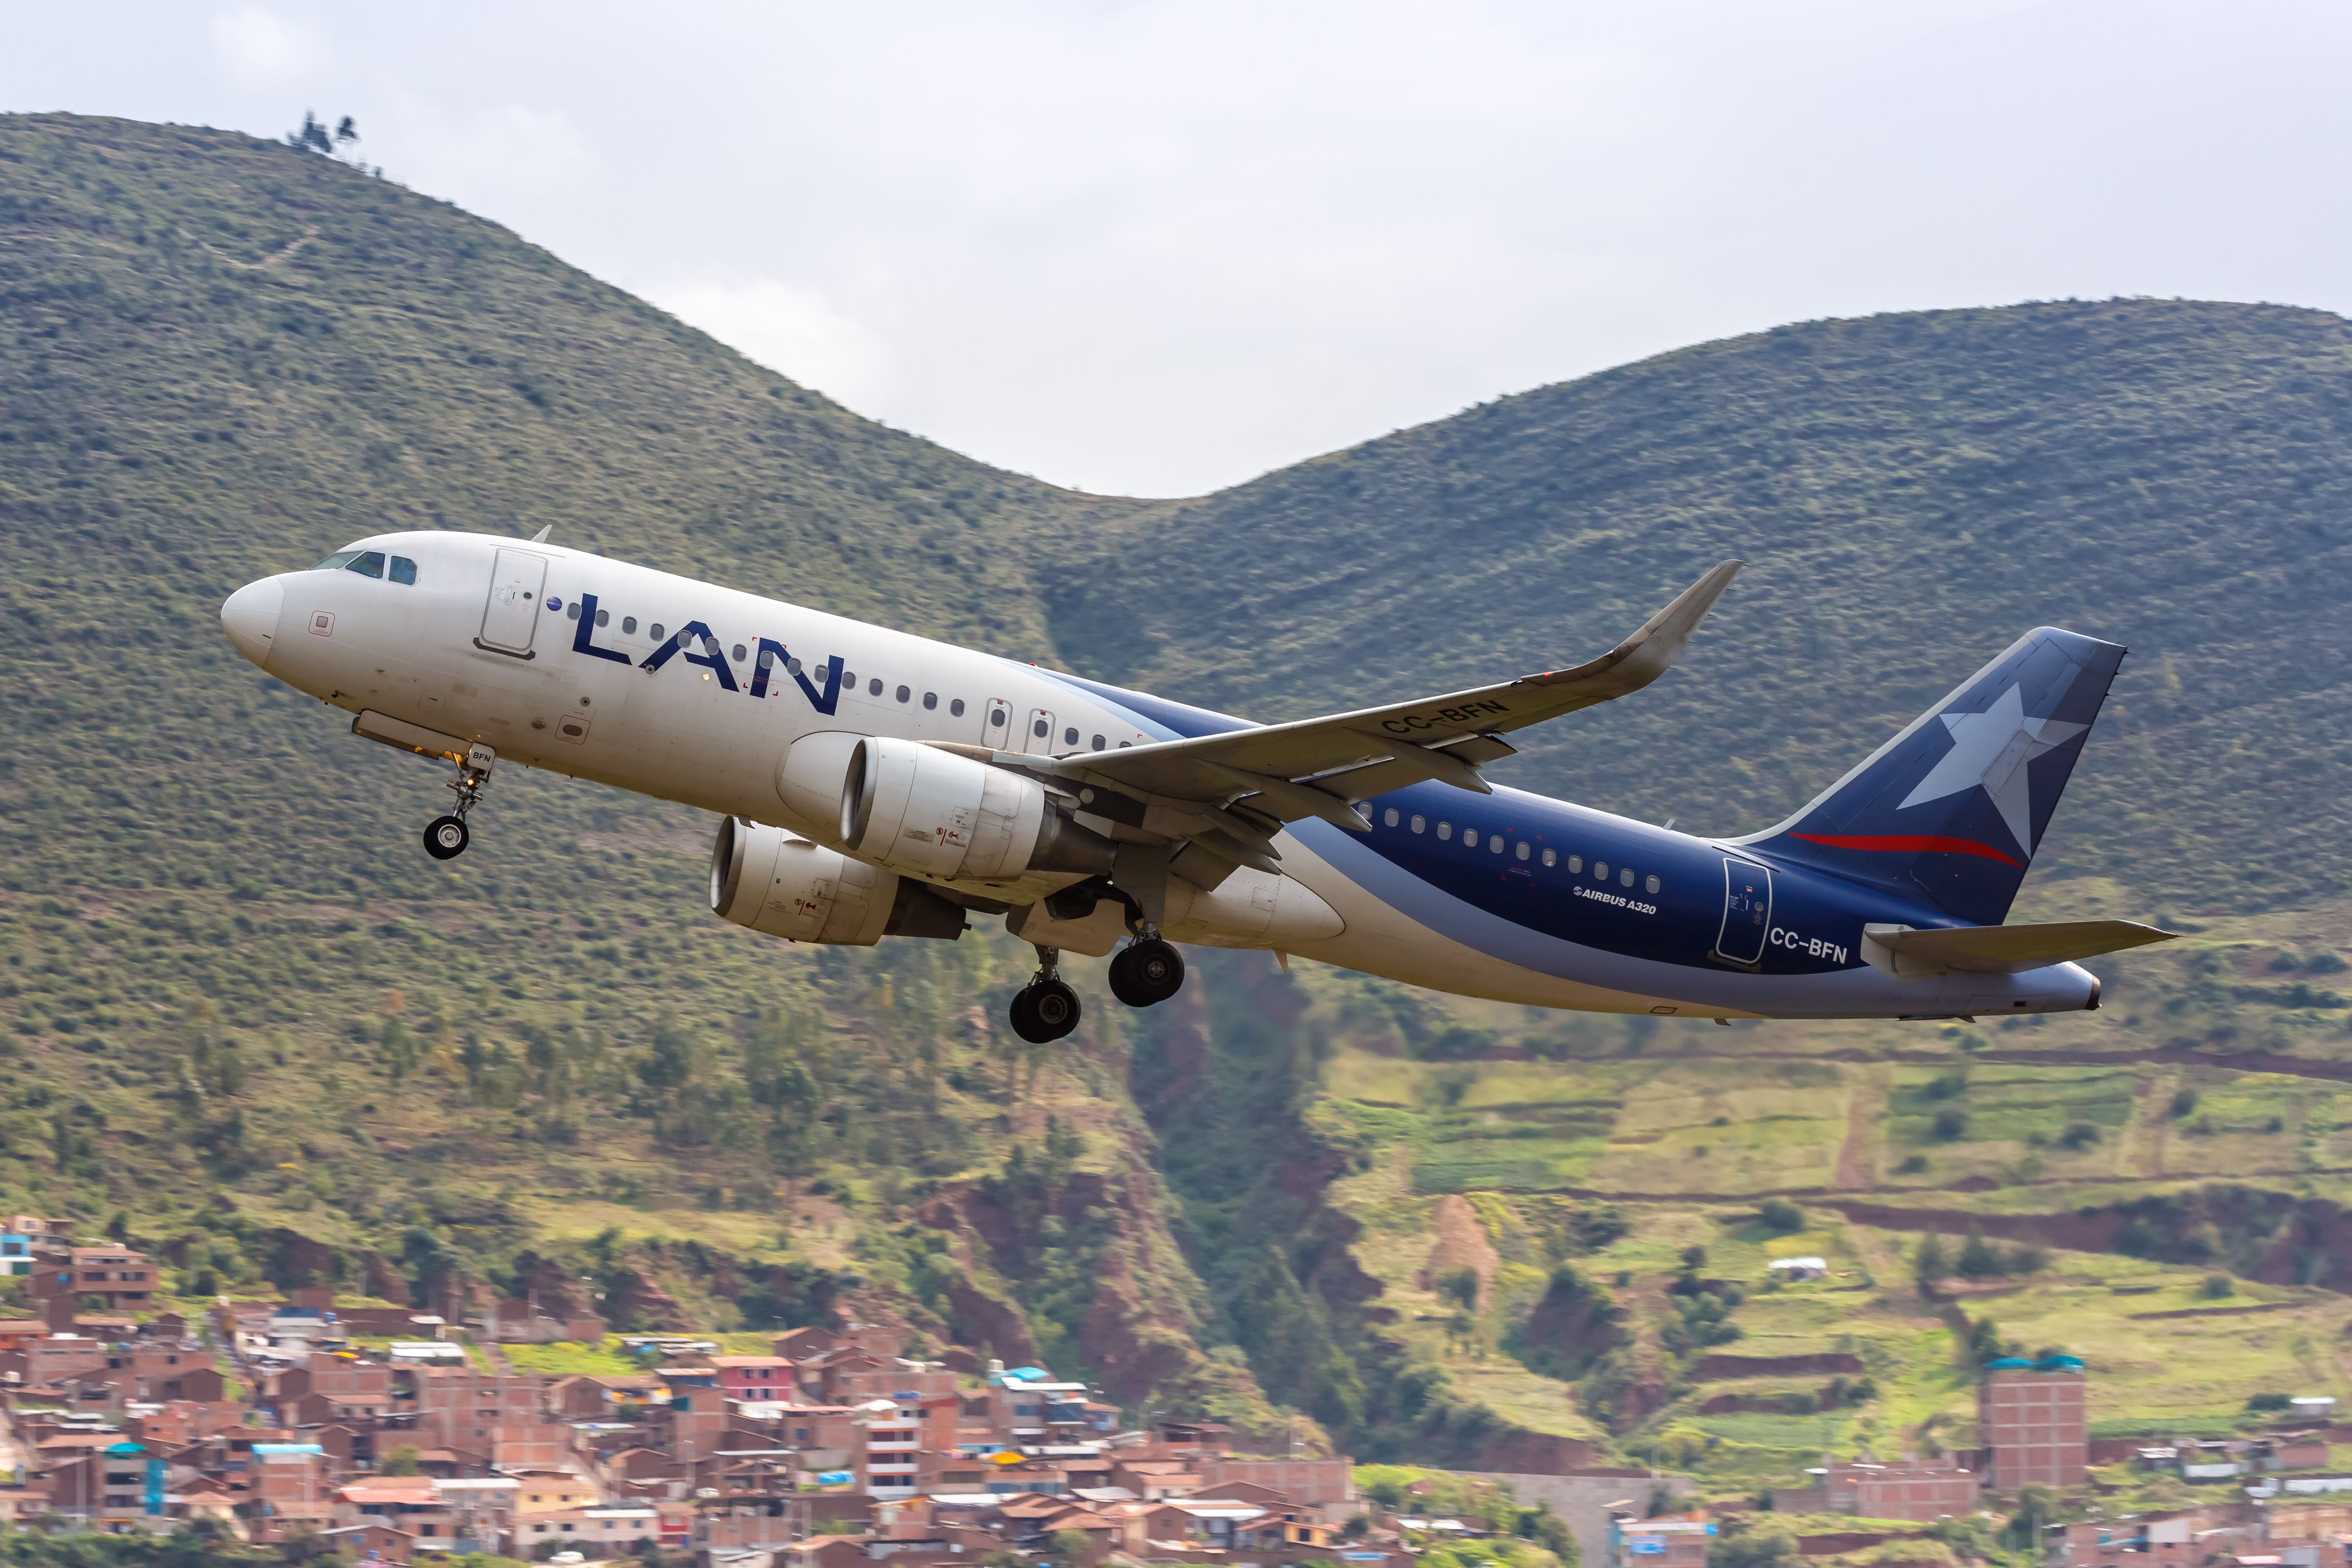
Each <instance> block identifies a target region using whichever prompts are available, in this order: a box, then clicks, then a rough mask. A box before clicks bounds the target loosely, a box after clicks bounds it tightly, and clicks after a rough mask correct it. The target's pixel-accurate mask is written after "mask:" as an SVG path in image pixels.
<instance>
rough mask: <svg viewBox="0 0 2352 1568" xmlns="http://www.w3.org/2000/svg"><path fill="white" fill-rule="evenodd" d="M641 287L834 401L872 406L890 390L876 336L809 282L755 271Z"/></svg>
mask: <svg viewBox="0 0 2352 1568" xmlns="http://www.w3.org/2000/svg"><path fill="white" fill-rule="evenodd" d="M648 293H649V296H650V297H651V299H652V300H653V301H654V303H656V304H657V305H659V306H661V307H662V309H664V310H667V311H669V312H670V313H671V314H673V315H675V316H677V318H678V320H680V321H685V322H686V323H687V324H688V325H689V326H695V327H699V328H701V329H702V330H703V331H706V332H709V334H710V335H711V336H712V337H714V338H717V339H718V340H719V342H723V343H726V344H727V345H729V346H730V347H731V348H733V349H735V350H737V351H739V352H740V353H742V354H743V355H744V356H745V357H746V358H749V359H751V360H755V361H757V362H758V363H761V364H763V365H766V366H767V367H768V368H769V369H770V370H772V371H775V372H776V373H778V374H782V375H785V376H789V377H791V378H792V379H793V381H796V382H798V383H800V384H802V385H803V386H808V387H814V388H815V389H816V390H817V391H819V392H822V393H824V395H826V396H827V397H830V398H832V399H834V400H835V402H837V403H842V404H845V405H848V406H849V407H852V408H856V409H857V410H859V411H860V412H862V413H867V414H872V413H877V412H878V411H879V405H881V403H882V402H883V401H884V400H885V399H887V395H888V394H889V390H890V383H891V375H890V366H889V354H888V352H887V350H886V349H885V348H884V347H883V345H882V341H881V339H880V338H879V337H878V336H877V335H876V334H875V333H874V332H872V331H869V330H868V329H867V328H866V327H865V326H864V325H863V324H861V323H860V322H858V321H854V320H852V319H851V318H850V317H849V316H847V315H845V314H844V313H843V312H842V311H841V310H838V309H836V308H835V306H834V305H833V303H832V302H831V301H829V300H827V299H826V298H825V297H824V295H823V294H821V293H819V292H817V291H816V290H815V289H805V288H802V287H800V286H799V285H797V284H793V283H788V282H785V281H784V280H783V279H780V278H754V279H748V280H744V281H738V282H717V281H709V280H705V281H700V282H689V283H682V284H678V285H675V286H672V287H668V288H656V289H650V290H648Z"/></svg>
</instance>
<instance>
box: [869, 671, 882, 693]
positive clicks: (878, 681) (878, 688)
mask: <svg viewBox="0 0 2352 1568" xmlns="http://www.w3.org/2000/svg"><path fill="white" fill-rule="evenodd" d="M881 695H882V678H881V677H880V676H878V675H877V676H876V677H875V678H874V679H871V680H869V681H867V682H866V696H868V697H879V696H881Z"/></svg>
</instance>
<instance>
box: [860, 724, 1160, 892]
mask: <svg viewBox="0 0 2352 1568" xmlns="http://www.w3.org/2000/svg"><path fill="white" fill-rule="evenodd" d="M840 826H841V842H842V843H844V844H845V845H847V846H848V847H850V848H851V849H853V850H855V851H856V853H857V854H860V855H863V856H866V857H869V858H872V859H875V860H878V861H880V862H881V863H882V864H883V865H885V866H888V867H891V868H894V869H897V870H900V871H907V872H910V873H912V874H913V875H915V876H919V877H927V878H929V879H933V880H935V881H951V880H954V879H958V878H976V879H1000V878H1007V877H1018V876H1020V875H1022V874H1023V873H1024V872H1028V871H1075V872H1078V873H1081V874H1083V875H1086V876H1100V875H1102V874H1104V873H1106V872H1108V870H1109V869H1110V868H1111V857H1112V853H1113V848H1114V847H1113V845H1112V843H1111V841H1110V840H1109V839H1108V838H1105V837H1102V836H1101V835H1099V834H1096V833H1090V832H1088V831H1087V829H1085V828H1083V827H1080V826H1077V824H1076V823H1074V822H1072V821H1071V820H1070V819H1069V817H1068V816H1065V815H1064V814H1063V813H1062V812H1061V811H1060V810H1058V809H1057V808H1056V807H1055V805H1054V804H1053V802H1052V801H1051V800H1049V799H1048V798H1047V797H1046V795H1045V787H1044V786H1043V785H1041V784H1038V783H1037V782H1036V781H1035V780H1034V779H1028V778H1024V777H1022V776H1021V775H1020V774H1018V773H1009V772H1007V771H1006V770H1004V769H1003V768H999V767H992V766H990V765H989V764H988V763H982V762H978V761H975V760H974V759H972V758H971V757H964V756H958V755H957V754H955V753H954V752H944V751H941V750H940V749H939V748H938V747H936V746H926V745H923V744H921V743H919V742H914V741H903V740H898V739H896V738H893V737H886V736H877V735H869V736H866V737H865V738H863V739H861V740H860V741H859V742H857V744H856V748H855V749H854V750H853V751H852V752H850V754H849V764H848V769H847V772H846V773H845V776H844V778H843V779H842V784H841V825H840Z"/></svg>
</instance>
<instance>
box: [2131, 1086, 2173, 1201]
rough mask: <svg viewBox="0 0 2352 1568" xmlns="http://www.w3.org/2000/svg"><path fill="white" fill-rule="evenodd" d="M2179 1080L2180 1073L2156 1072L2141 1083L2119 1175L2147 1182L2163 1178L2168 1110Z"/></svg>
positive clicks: (2136, 1094)
mask: <svg viewBox="0 0 2352 1568" xmlns="http://www.w3.org/2000/svg"><path fill="white" fill-rule="evenodd" d="M2178 1081H2179V1074H2177V1073H2168V1072H2156V1073H2149V1074H2148V1075H2147V1077H2145V1078H2143V1079H2140V1080H2139V1088H2138V1089H2137V1091H2136V1092H2135V1093H2134V1094H2133V1096H2132V1127H2131V1131H2130V1133H2129V1135H2128V1136H2129V1139H2130V1142H2128V1143H2126V1145H2125V1148H2124V1151H2123V1157H2122V1158H2121V1159H2119V1160H2117V1161H2116V1166H2117V1167H2118V1168H2117V1170H2116V1174H2117V1175H2126V1176H2137V1177H2138V1178H2139V1179H2140V1180H2141V1181H2144V1182H2153V1181H2158V1180H2160V1179H2161V1178H2162V1177H2163V1175H2164V1132H2165V1121H2166V1117H2165V1108H2166V1107H2167V1106H2168V1105H2169V1104H2170V1103H2171V1101H2172V1086H2173V1085H2174V1084H2175V1083H2176V1082H2178Z"/></svg>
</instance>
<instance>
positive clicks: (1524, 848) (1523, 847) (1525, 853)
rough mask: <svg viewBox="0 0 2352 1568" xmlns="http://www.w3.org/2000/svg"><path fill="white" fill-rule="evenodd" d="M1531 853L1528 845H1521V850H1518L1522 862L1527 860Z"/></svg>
mask: <svg viewBox="0 0 2352 1568" xmlns="http://www.w3.org/2000/svg"><path fill="white" fill-rule="evenodd" d="M1529 853H1530V851H1529V849H1528V847H1527V845H1526V844H1525V843H1522V844H1520V846H1519V849H1518V855H1519V858H1520V859H1522V860H1524V859H1526V858H1528V854H1529Z"/></svg>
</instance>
